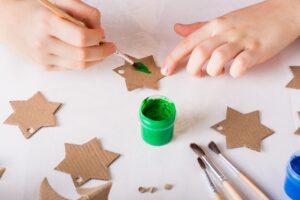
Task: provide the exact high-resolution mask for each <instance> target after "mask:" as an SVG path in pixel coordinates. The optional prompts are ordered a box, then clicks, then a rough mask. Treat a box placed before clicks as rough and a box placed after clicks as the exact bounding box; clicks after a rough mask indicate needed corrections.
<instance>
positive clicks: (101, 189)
mask: <svg viewBox="0 0 300 200" xmlns="http://www.w3.org/2000/svg"><path fill="white" fill-rule="evenodd" d="M111 186H112V183H111V182H108V183H106V184H104V185H101V186H98V187H93V188H76V190H77V192H78V194H80V195H81V197H80V198H79V200H108V196H109V192H110V189H111Z"/></svg>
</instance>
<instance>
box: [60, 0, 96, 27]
mask: <svg viewBox="0 0 300 200" xmlns="http://www.w3.org/2000/svg"><path fill="white" fill-rule="evenodd" d="M55 3H56V4H57V5H58V6H59V7H60V8H62V9H63V10H65V11H66V12H67V13H69V14H70V15H72V16H73V17H75V18H76V19H78V20H80V21H82V22H84V24H85V25H86V26H87V27H88V28H100V27H101V25H100V24H101V22H100V17H101V13H100V11H99V10H98V9H97V8H94V7H92V6H89V5H88V4H86V3H84V2H82V1H79V0H68V1H56V2H55Z"/></svg>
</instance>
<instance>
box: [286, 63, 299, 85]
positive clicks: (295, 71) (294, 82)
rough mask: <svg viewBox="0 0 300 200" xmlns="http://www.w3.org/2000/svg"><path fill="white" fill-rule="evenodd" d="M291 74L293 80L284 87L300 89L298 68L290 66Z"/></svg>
mask: <svg viewBox="0 0 300 200" xmlns="http://www.w3.org/2000/svg"><path fill="white" fill-rule="evenodd" d="M290 68H291V70H292V73H293V75H294V78H293V79H292V80H291V81H290V82H289V83H288V84H287V86H286V87H288V88H293V89H300V67H299V66H291V67H290Z"/></svg>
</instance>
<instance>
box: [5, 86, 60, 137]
mask: <svg viewBox="0 0 300 200" xmlns="http://www.w3.org/2000/svg"><path fill="white" fill-rule="evenodd" d="M10 104H11V106H12V108H13V110H14V113H13V114H11V115H10V116H9V117H8V118H7V119H6V121H5V122H4V123H5V124H10V125H17V126H18V127H19V129H20V130H21V132H22V133H23V135H24V136H25V138H26V139H28V138H30V137H31V136H32V135H33V134H34V133H35V132H37V131H38V130H39V129H40V128H42V127H51V126H56V118H55V116H54V114H55V112H56V111H57V110H58V108H59V107H60V106H61V105H62V104H61V103H54V102H48V101H47V99H46V98H45V97H44V95H43V94H42V93H41V92H37V93H36V94H35V95H34V96H33V97H31V98H30V99H28V100H27V101H11V102H10Z"/></svg>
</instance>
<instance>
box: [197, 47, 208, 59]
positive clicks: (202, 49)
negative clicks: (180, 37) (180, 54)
mask: <svg viewBox="0 0 300 200" xmlns="http://www.w3.org/2000/svg"><path fill="white" fill-rule="evenodd" d="M194 52H195V54H197V55H198V56H200V57H201V58H206V57H207V56H208V51H207V50H206V49H205V47H204V46H197V47H196V48H195V49H194Z"/></svg>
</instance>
